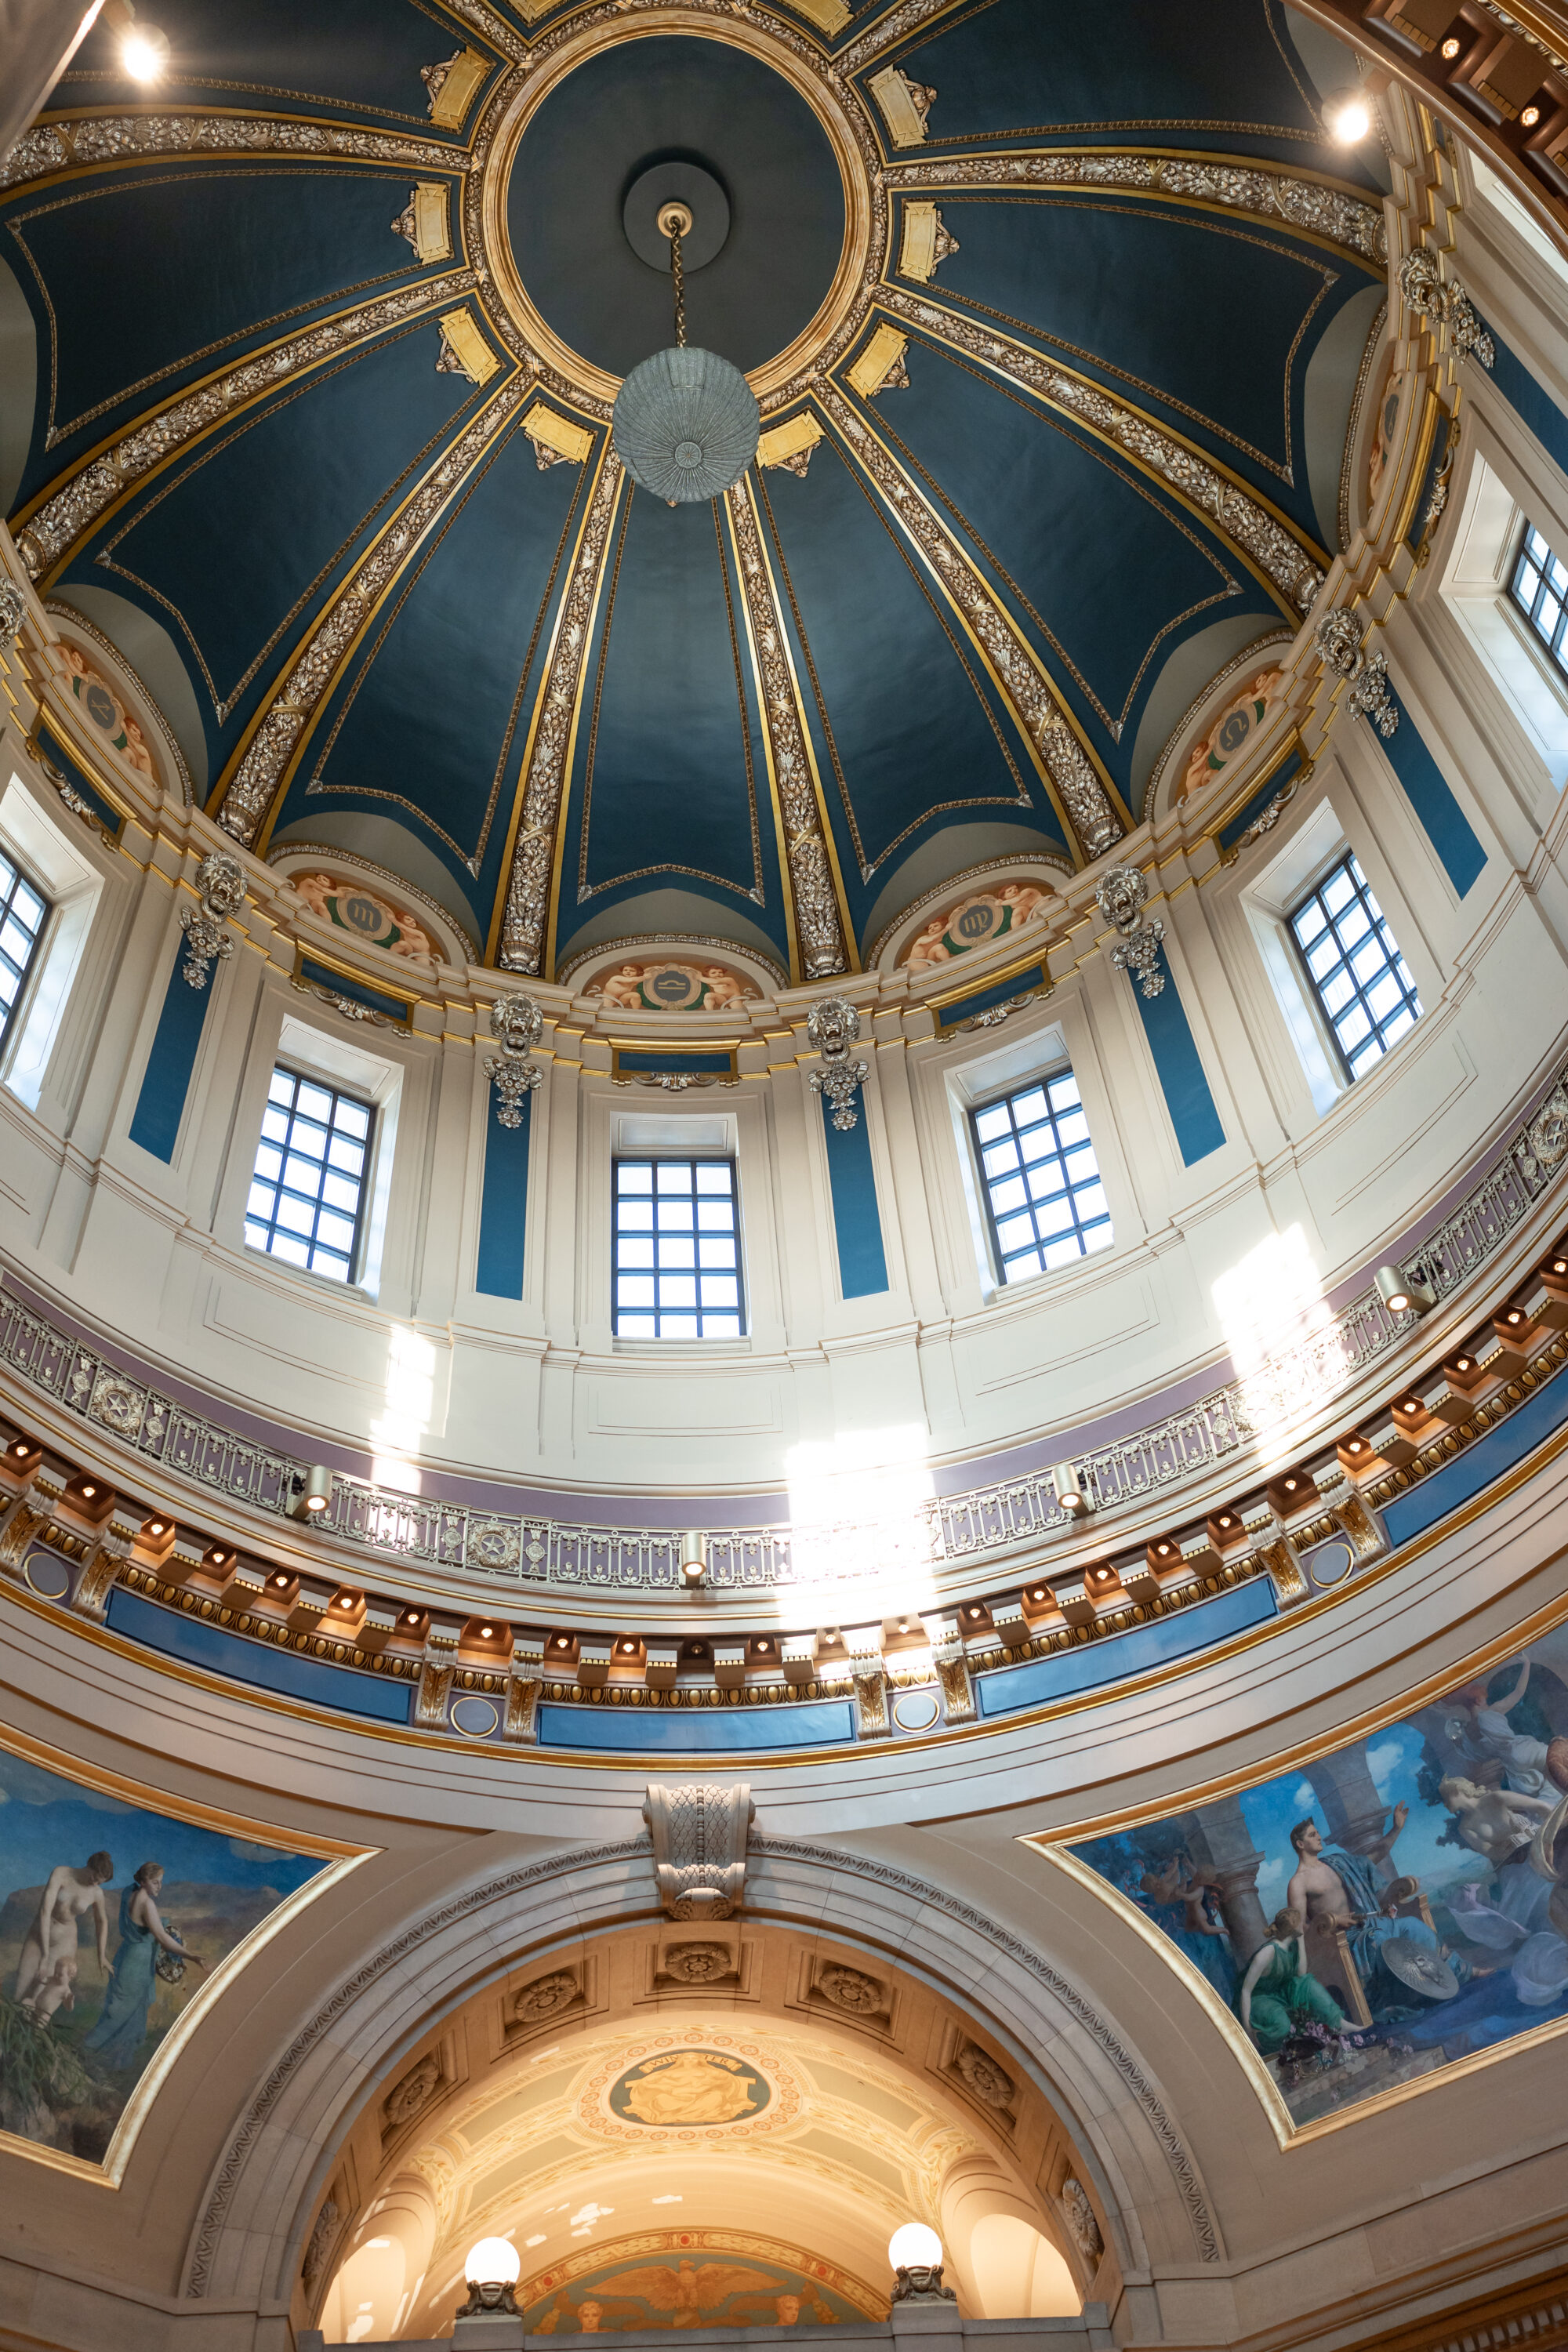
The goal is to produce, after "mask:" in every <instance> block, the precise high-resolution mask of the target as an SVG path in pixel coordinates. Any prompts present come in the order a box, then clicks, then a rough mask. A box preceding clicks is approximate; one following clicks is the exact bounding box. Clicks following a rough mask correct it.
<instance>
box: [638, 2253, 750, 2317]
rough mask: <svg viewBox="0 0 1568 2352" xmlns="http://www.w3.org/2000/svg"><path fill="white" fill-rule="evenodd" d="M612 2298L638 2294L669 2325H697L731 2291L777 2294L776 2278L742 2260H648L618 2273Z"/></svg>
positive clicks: (723, 2300) (732, 2292) (717, 2306)
mask: <svg viewBox="0 0 1568 2352" xmlns="http://www.w3.org/2000/svg"><path fill="white" fill-rule="evenodd" d="M613 2284H614V2290H615V2299H616V2301H619V2300H620V2299H621V2298H622V2297H626V2296H631V2295H640V2296H641V2297H642V2299H643V2301H644V2302H645V2303H646V2304H647V2305H648V2307H649V2309H650V2310H653V2311H663V2312H668V2314H669V2324H670V2326H672V2327H700V2326H702V2325H703V2323H704V2321H705V2319H706V2318H707V2315H709V2313H710V2312H714V2311H717V2310H718V2308H719V2306H720V2305H721V2304H723V2303H726V2302H728V2300H729V2298H730V2296H731V2295H732V2294H766V2295H770V2296H772V2295H776V2294H777V2293H778V2281H777V2280H776V2279H771V2278H769V2277H768V2275H767V2273H765V2272H764V2271H753V2270H748V2269H747V2268H746V2266H745V2265H744V2264H743V2263H690V2262H684V2261H683V2262H681V2263H679V2264H671V2263H647V2264H646V2266H645V2267H644V2268H643V2269H642V2270H639V2271H621V2272H618V2273H617V2274H616V2278H615V2280H614V2282H613Z"/></svg>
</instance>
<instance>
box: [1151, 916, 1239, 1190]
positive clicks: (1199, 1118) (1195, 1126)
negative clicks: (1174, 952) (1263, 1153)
mask: <svg viewBox="0 0 1568 2352" xmlns="http://www.w3.org/2000/svg"><path fill="white" fill-rule="evenodd" d="M1160 970H1161V971H1163V973H1164V975H1165V985H1164V987H1163V989H1162V990H1161V992H1160V993H1159V995H1158V996H1145V995H1144V993H1143V991H1142V988H1140V986H1139V985H1138V982H1137V981H1136V979H1134V977H1133V975H1132V974H1131V972H1129V974H1128V976H1127V977H1128V982H1129V984H1130V986H1131V990H1132V1000H1133V1003H1135V1004H1136V1005H1137V1007H1138V1010H1139V1012H1140V1013H1142V1016H1143V1034H1144V1035H1145V1036H1146V1037H1147V1038H1148V1040H1149V1051H1150V1052H1151V1053H1152V1055H1153V1056H1154V1067H1155V1069H1156V1070H1157V1071H1158V1072H1159V1075H1160V1085H1161V1088H1162V1090H1163V1094H1164V1097H1165V1108H1166V1109H1167V1110H1168V1111H1169V1112H1170V1114H1171V1124H1172V1126H1173V1128H1174V1129H1175V1130H1176V1142H1177V1145H1178V1146H1179V1148H1180V1150H1181V1154H1182V1160H1183V1163H1184V1166H1186V1167H1188V1168H1190V1167H1191V1166H1192V1164H1193V1162H1194V1160H1206V1159H1207V1158H1208V1155H1209V1153H1210V1152H1211V1151H1217V1150H1219V1148H1220V1145H1221V1144H1222V1143H1223V1142H1224V1141H1225V1129H1224V1128H1223V1127H1222V1126H1221V1125H1220V1122H1219V1113H1218V1111H1217V1110H1215V1105H1214V1097H1213V1095H1212V1094H1210V1092H1209V1082H1208V1080H1207V1078H1206V1077H1205V1076H1204V1066H1203V1063H1202V1061H1201V1060H1200V1058H1199V1055H1198V1049H1197V1047H1196V1045H1194V1043H1193V1033H1192V1030H1191V1028H1190V1027H1189V1026H1188V1024H1187V1016H1186V1013H1185V1011H1184V1008H1183V1004H1182V998H1181V992H1180V990H1179V989H1178V988H1177V986H1176V977H1175V974H1174V973H1173V971H1172V970H1171V966H1170V961H1169V959H1168V958H1167V956H1166V954H1165V950H1164V949H1163V948H1162V949H1161V950H1160Z"/></svg>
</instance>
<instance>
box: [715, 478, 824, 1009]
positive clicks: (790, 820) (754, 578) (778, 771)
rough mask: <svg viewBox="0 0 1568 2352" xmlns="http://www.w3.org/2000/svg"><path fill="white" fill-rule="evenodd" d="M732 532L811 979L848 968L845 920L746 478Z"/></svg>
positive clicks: (731, 496)
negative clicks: (839, 908) (839, 901)
mask: <svg viewBox="0 0 1568 2352" xmlns="http://www.w3.org/2000/svg"><path fill="white" fill-rule="evenodd" d="M724 503H725V506H726V509H727V510H728V512H729V517H730V528H731V531H732V532H733V533H734V540H735V553H736V559H737V564H738V570H739V576H740V582H741V593H742V598H743V600H744V602H745V606H746V621H747V626H748V629H749V632H750V635H751V641H752V648H753V652H754V657H755V661H756V666H757V673H758V676H757V685H758V689H759V691H758V699H759V701H760V703H761V706H762V712H763V725H764V727H765V728H766V730H767V737H768V751H769V761H770V764H771V767H772V770H773V782H774V786H775V789H776V791H777V793H778V802H779V813H780V814H781V815H782V817H783V819H784V859H785V863H786V865H787V866H788V869H789V880H790V889H791V893H792V895H793V898H794V901H795V930H796V932H797V934H798V937H799V940H800V959H801V962H802V964H803V965H804V966H805V976H806V978H807V979H808V980H826V978H827V977H828V976H829V975H830V974H831V973H833V972H837V971H847V969H848V964H849V955H848V950H847V947H846V945H845V940H844V927H843V923H842V921H841V919H840V916H839V911H838V894H837V890H836V888H835V887H834V876H833V866H832V860H831V858H830V856H829V855H828V848H827V842H826V837H825V835H824V831H823V823H822V810H821V807H820V804H819V803H818V799H817V792H816V771H815V768H814V766H813V762H812V758H811V752H810V749H809V746H808V745H807V742H806V739H805V727H804V725H803V724H802V721H801V716H800V698H799V696H798V694H797V692H796V689H795V670H794V667H793V666H792V664H791V662H790V658H789V653H788V650H787V647H786V644H785V639H784V623H783V620H782V618H781V616H780V614H779V606H778V597H777V593H776V592H775V590H774V587H773V574H772V572H770V570H769V568H768V563H767V559H766V557H765V555H764V554H763V539H762V532H761V530H759V528H758V525H757V517H756V510H755V509H754V508H753V506H752V498H751V492H750V490H749V488H747V484H746V480H745V478H744V477H743V476H742V479H741V480H740V481H738V482H737V483H736V484H735V486H734V488H733V489H731V490H727V491H726V492H725V494H724Z"/></svg>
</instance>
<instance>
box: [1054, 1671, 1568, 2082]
mask: <svg viewBox="0 0 1568 2352" xmlns="http://www.w3.org/2000/svg"><path fill="white" fill-rule="evenodd" d="M1073 1852H1074V1853H1076V1854H1077V1855H1078V1857H1079V1860H1080V1861H1082V1862H1084V1863H1087V1864H1089V1867H1090V1868H1091V1869H1092V1870H1094V1871H1096V1872H1098V1873H1099V1874H1100V1876H1101V1877H1103V1878H1105V1879H1107V1880H1108V1881H1109V1882H1110V1885H1112V1886H1114V1887H1115V1888H1116V1890H1117V1892H1118V1893H1119V1894H1120V1895H1122V1896H1123V1897H1125V1899H1126V1900H1128V1901H1129V1902H1131V1903H1132V1904H1134V1905H1135V1906H1137V1908H1138V1909H1139V1910H1140V1911H1142V1913H1143V1914H1144V1916H1146V1917H1148V1918H1150V1919H1152V1921H1153V1922H1154V1923H1155V1925H1156V1926H1157V1927H1159V1928H1160V1929H1161V1930H1162V1932H1163V1935H1164V1936H1165V1937H1167V1938H1168V1939H1169V1940H1170V1942H1171V1943H1173V1945H1174V1946H1175V1947H1176V1948H1177V1949H1178V1950H1180V1951H1181V1952H1183V1953H1184V1954H1185V1956H1186V1957H1187V1958H1188V1959H1189V1960H1190V1961H1191V1962H1192V1963H1193V1965H1194V1967H1195V1968H1196V1969H1198V1970H1199V1971H1200V1973H1201V1974H1202V1975H1203V1976H1204V1977H1205V1978H1206V1979H1207V1980H1208V1982H1209V1984H1210V1985H1211V1986H1212V1987H1213V1989H1214V1990H1215V1993H1216V1994H1217V1995H1218V1997H1219V1998H1220V2000H1223V2001H1224V2002H1225V2003H1226V2006H1227V2007H1228V2008H1229V2009H1231V2010H1232V2011H1235V2012H1236V2014H1237V2017H1238V2018H1239V2019H1240V2020H1241V2021H1242V2023H1243V2025H1244V2027H1245V2029H1246V2030H1247V2032H1248V2034H1249V2035H1250V2038H1251V2040H1252V2042H1253V2045H1254V2047H1255V2048H1256V2049H1257V2050H1258V2052H1259V2053H1260V2054H1261V2056H1262V2057H1263V2059H1264V2062H1265V2063H1266V2064H1267V2065H1268V2069H1269V2071H1270V2073H1271V2074H1273V2075H1274V2077H1275V2080H1276V2081H1277V2082H1278V2083H1279V2087H1280V2089H1281V2091H1282V2092H1283V2094H1284V2095H1285V2099H1286V2103H1287V2105H1289V2109H1290V2113H1291V2115H1292V2116H1294V2118H1295V2120H1296V2121H1297V2122H1298V2123H1306V2122H1310V2121H1312V2120H1314V2119H1315V2118H1317V2117H1318V2116H1324V2115H1330V2114H1333V2113H1335V2112H1337V2111H1338V2110H1339V2109H1341V2108H1342V2107H1345V2106H1349V2105H1353V2104H1354V2103H1355V2102H1356V2101H1358V2100H1361V2099H1365V2098H1369V2097H1372V2096H1373V2095H1375V2094H1376V2093H1378V2092H1380V2091H1383V2090H1386V2089H1390V2088H1392V2087H1393V2086H1394V2085H1395V2084H1403V2083H1409V2082H1414V2081H1416V2080H1418V2079H1419V2078H1420V2077H1421V2076H1423V2075H1425V2074H1433V2073H1436V2072H1438V2071H1440V2070H1441V2069H1442V2068H1443V2067H1445V2066H1449V2065H1453V2064H1454V2063H1457V2062H1458V2060H1460V2059H1462V2058H1467V2057H1469V2056H1470V2055H1472V2054H1473V2053H1476V2052H1478V2051H1482V2050H1487V2049H1490V2048H1492V2047H1494V2046H1496V2045H1498V2044H1500V2043H1504V2042H1509V2041H1510V2040H1512V2039H1513V2038H1514V2037H1515V2036H1517V2035H1519V2034H1521V2033H1525V2032H1530V2031H1531V2030H1532V2029H1533V2028H1535V2027H1537V2026H1540V2025H1543V2024H1547V2023H1550V2022H1552V2021H1555V2020H1558V2019H1562V2018H1568V1626H1565V1627H1559V1628H1557V1629H1556V1630H1555V1631H1553V1632H1552V1633H1548V1634H1544V1635H1542V1638H1541V1639H1540V1640H1539V1641H1538V1642H1536V1643H1533V1644H1532V1645H1531V1648H1529V1649H1528V1650H1525V1651H1522V1652H1521V1654H1519V1655H1518V1656H1517V1657H1514V1658H1511V1659H1508V1660H1505V1661H1504V1662H1503V1663H1502V1664H1500V1666H1498V1667H1496V1668H1494V1669H1493V1670H1492V1671H1491V1672H1489V1673H1488V1674H1487V1675H1484V1676H1482V1677H1480V1678H1479V1679H1476V1680H1473V1681H1471V1682H1469V1683H1463V1684H1459V1685H1457V1686H1456V1687H1455V1688H1454V1689H1452V1690H1450V1691H1449V1692H1447V1694H1446V1695H1445V1696H1443V1697H1441V1698H1438V1699H1435V1700H1433V1701H1432V1702H1431V1703H1430V1704H1429V1705H1427V1706H1422V1707H1419V1708H1417V1709H1415V1710H1414V1711H1413V1712H1412V1713H1411V1714H1410V1716H1408V1717H1406V1718H1405V1720H1404V1721H1402V1722H1397V1723H1392V1724H1389V1725H1388V1726H1386V1727H1385V1728H1384V1729H1383V1730H1382V1731H1378V1732H1374V1733H1373V1734H1372V1735H1371V1736H1370V1737H1369V1738H1364V1739H1356V1740H1352V1741H1350V1742H1348V1743H1347V1744H1346V1745H1345V1746H1343V1747H1342V1748H1335V1749H1333V1750H1331V1752H1330V1753H1329V1754H1327V1755H1325V1756H1321V1757H1318V1758H1315V1759H1313V1760H1312V1761H1311V1762H1310V1763H1308V1764H1305V1765H1303V1766H1301V1767H1300V1768H1299V1769H1296V1770H1294V1771H1290V1772H1287V1773H1282V1774H1281V1775H1280V1776H1279V1778H1278V1779H1277V1780H1267V1781H1264V1782H1263V1783H1261V1784H1260V1785H1259V1786H1258V1787H1257V1788H1255V1789H1244V1790H1240V1791H1239V1792H1238V1793H1237V1794H1236V1795H1234V1796H1229V1797H1224V1798H1220V1799H1218V1800H1216V1801H1213V1802H1210V1803H1207V1804H1202V1805H1194V1806H1193V1807H1191V1808H1189V1809H1188V1810H1186V1811H1183V1812H1179V1813H1172V1814H1168V1815H1167V1816H1165V1817H1164V1818H1163V1820H1161V1821H1158V1822H1145V1823H1143V1824H1142V1825H1141V1826H1140V1827H1139V1828H1137V1829H1132V1830H1126V1831H1122V1832H1119V1833H1118V1834H1116V1835H1115V1836H1111V1837H1101V1838H1094V1839H1091V1840H1089V1842H1088V1843H1085V1844H1083V1845H1080V1846H1077V1847H1075V1848H1074V1849H1073Z"/></svg>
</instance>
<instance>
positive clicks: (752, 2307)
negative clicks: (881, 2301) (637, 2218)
mask: <svg viewBox="0 0 1568 2352" xmlns="http://www.w3.org/2000/svg"><path fill="white" fill-rule="evenodd" d="M851 2286H852V2287H853V2293H852V2294H849V2293H846V2289H847V2288H849V2287H851ZM519 2300H520V2302H521V2305H522V2308H523V2313H524V2323H525V2325H526V2326H527V2329H528V2333H529V2334H530V2335H531V2336H615V2335H619V2334H622V2333H623V2332H624V2331H625V2330H626V2329H627V2328H653V2327H680V2328H690V2327H797V2326H798V2327H830V2326H842V2325H844V2324H846V2323H847V2322H852V2321H855V2320H858V2319H864V2318H865V2317H867V2316H868V2315H876V2316H880V2315H881V2314H880V2309H879V2305H877V2304H876V2302H875V2301H874V2299H873V2298H872V2296H871V2295H870V2294H868V2290H867V2289H866V2288H865V2287H864V2286H863V2285H860V2284H858V2282H851V2281H849V2280H847V2279H846V2278H845V2277H844V2276H843V2274H842V2273H840V2272H838V2271H837V2270H836V2269H835V2268H834V2266H833V2265H832V2263H826V2262H823V2261H821V2260H820V2259H819V2258H818V2257H816V2256H815V2255H810V2254H803V2253H800V2252H797V2251H796V2250H795V2248H793V2247H789V2248H786V2247H784V2246H782V2245H773V2244H771V2243H770V2242H767V2241H763V2240H742V2239H735V2238H731V2237H726V2236H725V2234H724V2233H722V2232H718V2231H714V2232H709V2231H683V2232H677V2231H670V2232H668V2234H664V2233H650V2234H648V2235H647V2236H646V2237H643V2238H640V2239H637V2240H634V2241H629V2242H627V2241H623V2242H622V2244H621V2245H620V2247H618V2248H605V2250H604V2251H603V2252H602V2253H601V2254H600V2255H599V2256H598V2257H597V2258H596V2259H594V2260H592V2261H585V2262H584V2263H583V2264H582V2266H581V2268H580V2269H579V2268H578V2267H577V2266H576V2265H569V2266H568V2267H567V2269H565V2270H556V2271H544V2272H542V2273H541V2274H540V2275H539V2276H538V2277H537V2278H534V2279H531V2280H530V2281H529V2283H528V2285H527V2286H526V2288H524V2289H523V2290H522V2291H521V2294H520V2298H519Z"/></svg>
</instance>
